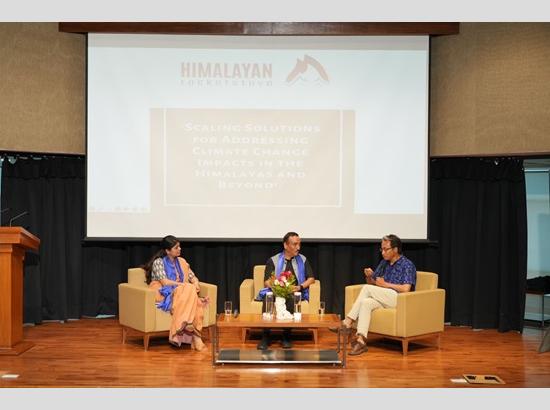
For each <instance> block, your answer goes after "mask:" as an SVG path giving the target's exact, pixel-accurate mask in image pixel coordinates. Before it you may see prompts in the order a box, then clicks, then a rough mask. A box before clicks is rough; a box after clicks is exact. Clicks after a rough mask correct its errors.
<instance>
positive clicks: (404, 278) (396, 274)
mask: <svg viewBox="0 0 550 410" xmlns="http://www.w3.org/2000/svg"><path fill="white" fill-rule="evenodd" d="M379 277H383V278H384V280H385V281H386V282H390V283H394V284H396V285H405V284H408V283H410V284H411V285H412V286H411V290H414V285H416V267H415V266H414V264H413V263H412V262H411V261H410V259H408V258H407V257H405V256H404V255H401V257H400V258H399V259H398V260H397V261H395V263H394V264H393V265H390V263H389V262H388V261H387V260H385V259H382V260H381V261H380V263H379V264H378V266H377V267H376V270H375V271H374V273H373V275H372V278H373V279H376V278H379Z"/></svg>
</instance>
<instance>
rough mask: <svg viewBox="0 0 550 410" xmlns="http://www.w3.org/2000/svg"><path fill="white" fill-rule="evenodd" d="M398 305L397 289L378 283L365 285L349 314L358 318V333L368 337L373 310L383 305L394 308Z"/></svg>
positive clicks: (350, 316)
mask: <svg viewBox="0 0 550 410" xmlns="http://www.w3.org/2000/svg"><path fill="white" fill-rule="evenodd" d="M396 306H397V292H396V291H395V290H393V289H388V288H382V287H380V286H376V285H365V286H363V289H361V292H360V293H359V296H358V297H357V299H356V300H355V302H354V303H353V306H352V308H351V310H350V311H349V313H348V314H347V316H348V317H349V318H350V319H353V320H357V334H358V335H362V336H364V337H365V338H366V337H367V333H368V332H369V326H370V318H371V314H372V311H373V310H375V309H379V308H381V307H385V308H393V307H396Z"/></svg>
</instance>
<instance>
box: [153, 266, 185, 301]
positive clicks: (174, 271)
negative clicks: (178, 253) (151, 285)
mask: <svg viewBox="0 0 550 410" xmlns="http://www.w3.org/2000/svg"><path fill="white" fill-rule="evenodd" d="M162 262H163V264H164V272H165V273H166V277H167V278H168V279H170V280H174V281H177V280H178V277H179V278H181V282H185V274H184V273H183V271H182V269H181V266H180V263H179V261H178V259H177V258H176V259H175V260H174V262H175V263H174V264H175V265H176V266H175V267H174V264H172V263H170V258H168V256H165V257H163V258H162ZM176 286H177V285H166V286H163V287H162V288H160V289H159V292H160V294H161V295H162V296H164V300H163V301H162V302H158V303H157V308H159V309H162V310H164V311H165V312H169V311H170V309H171V308H172V294H173V293H174V289H176Z"/></svg>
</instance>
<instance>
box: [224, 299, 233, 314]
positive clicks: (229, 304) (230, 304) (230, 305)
mask: <svg viewBox="0 0 550 410" xmlns="http://www.w3.org/2000/svg"><path fill="white" fill-rule="evenodd" d="M232 311H233V302H231V301H230V300H226V301H225V303H224V312H225V315H226V316H231V312H232Z"/></svg>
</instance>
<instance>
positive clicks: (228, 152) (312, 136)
mask: <svg viewBox="0 0 550 410" xmlns="http://www.w3.org/2000/svg"><path fill="white" fill-rule="evenodd" d="M163 114H164V119H165V122H164V124H162V125H161V126H163V127H164V149H165V152H166V159H165V161H164V166H165V169H164V171H163V172H164V174H165V175H166V182H165V204H166V205H215V206H218V207H223V206H226V205H237V206H340V205H341V197H340V192H341V175H340V167H341V158H340V155H339V152H340V143H341V135H340V129H341V127H340V113H339V112H338V111H335V112H331V111H323V110H319V111H304V110H289V111H283V110H253V109H248V110H227V109H221V110H182V109H166V110H165V112H164V113H163ZM153 120H154V118H153ZM159 137H160V138H162V136H156V135H154V136H153V140H154V141H156V140H158V139H159ZM318 178H322V179H323V180H324V182H325V185H326V189H323V190H322V191H321V192H319V193H318V195H316V196H315V197H311V196H308V195H305V192H306V191H303V192H300V190H299V189H298V190H297V191H296V192H295V194H294V195H292V196H288V195H285V194H287V193H288V187H289V186H290V185H295V184H298V185H306V186H312V185H316V184H317V179H318ZM180 184H183V185H184V186H185V187H186V190H185V191H182V190H180V189H178V186H179V185H180ZM212 198H216V202H215V203H212Z"/></svg>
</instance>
